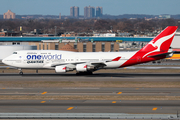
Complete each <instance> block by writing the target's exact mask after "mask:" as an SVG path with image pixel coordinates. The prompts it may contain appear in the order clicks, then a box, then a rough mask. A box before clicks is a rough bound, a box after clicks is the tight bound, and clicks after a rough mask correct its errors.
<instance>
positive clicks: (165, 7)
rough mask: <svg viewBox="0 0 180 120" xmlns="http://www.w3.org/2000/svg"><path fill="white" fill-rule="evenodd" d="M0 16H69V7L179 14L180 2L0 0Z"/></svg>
mask: <svg viewBox="0 0 180 120" xmlns="http://www.w3.org/2000/svg"><path fill="white" fill-rule="evenodd" d="M0 2H1V3H0V14H3V13H5V12H7V11H8V9H10V10H11V11H12V12H14V13H16V15H34V14H42V15H59V13H61V15H70V7H71V6H78V7H79V9H80V15H84V7H85V6H89V5H90V6H94V7H97V6H101V7H103V14H111V15H122V14H149V15H159V14H172V15H176V14H180V0H0Z"/></svg>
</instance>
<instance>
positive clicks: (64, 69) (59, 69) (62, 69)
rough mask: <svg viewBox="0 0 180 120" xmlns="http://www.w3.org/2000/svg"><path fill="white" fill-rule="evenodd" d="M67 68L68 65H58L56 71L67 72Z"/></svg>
mask: <svg viewBox="0 0 180 120" xmlns="http://www.w3.org/2000/svg"><path fill="white" fill-rule="evenodd" d="M66 69H67V67H66V66H56V67H55V71H56V72H57V73H65V72H66Z"/></svg>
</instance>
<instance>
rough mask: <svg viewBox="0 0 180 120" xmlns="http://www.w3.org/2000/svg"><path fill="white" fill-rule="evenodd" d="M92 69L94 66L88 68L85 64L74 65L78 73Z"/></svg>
mask: <svg viewBox="0 0 180 120" xmlns="http://www.w3.org/2000/svg"><path fill="white" fill-rule="evenodd" d="M93 69H94V66H89V65H86V64H77V65H76V70H77V71H79V72H86V71H88V70H93Z"/></svg>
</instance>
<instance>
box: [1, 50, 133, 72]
mask: <svg viewBox="0 0 180 120" xmlns="http://www.w3.org/2000/svg"><path fill="white" fill-rule="evenodd" d="M135 53H136V52H68V51H60V50H23V51H16V52H14V53H13V54H12V55H11V56H9V57H7V58H5V59H3V63H5V64H7V65H10V66H14V67H18V68H32V69H43V68H48V69H54V66H58V65H63V64H69V65H70V66H71V67H75V65H76V64H79V63H87V64H91V63H100V62H104V64H106V66H104V68H118V67H120V66H121V65H122V64H123V63H125V62H126V61H127V60H128V59H130V57H132V56H133V55H134V54H135ZM116 57H121V59H120V60H118V61H113V62H105V61H111V60H112V59H114V58H116ZM73 65H74V66H73Z"/></svg>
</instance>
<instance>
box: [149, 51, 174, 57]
mask: <svg viewBox="0 0 180 120" xmlns="http://www.w3.org/2000/svg"><path fill="white" fill-rule="evenodd" d="M170 54H173V52H168V53H162V54H157V55H150V56H147V57H151V58H153V57H161V56H165V55H166V56H167V55H170Z"/></svg>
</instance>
